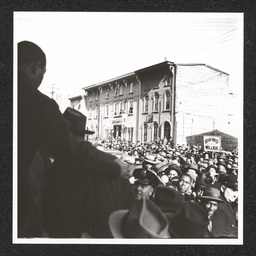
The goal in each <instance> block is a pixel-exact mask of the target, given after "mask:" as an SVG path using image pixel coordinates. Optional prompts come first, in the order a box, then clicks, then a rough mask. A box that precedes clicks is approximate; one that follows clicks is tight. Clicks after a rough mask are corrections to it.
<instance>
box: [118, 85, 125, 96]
mask: <svg viewBox="0 0 256 256" xmlns="http://www.w3.org/2000/svg"><path fill="white" fill-rule="evenodd" d="M123 94H124V86H123V85H120V90H119V95H123Z"/></svg>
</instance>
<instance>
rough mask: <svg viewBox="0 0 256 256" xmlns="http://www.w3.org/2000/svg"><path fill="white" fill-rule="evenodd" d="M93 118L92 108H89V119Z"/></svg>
mask: <svg viewBox="0 0 256 256" xmlns="http://www.w3.org/2000/svg"><path fill="white" fill-rule="evenodd" d="M91 118H92V108H91V107H90V108H89V119H91Z"/></svg>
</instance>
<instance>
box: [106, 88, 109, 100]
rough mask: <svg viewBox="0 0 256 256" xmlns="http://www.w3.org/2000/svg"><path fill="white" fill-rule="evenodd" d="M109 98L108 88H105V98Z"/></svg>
mask: <svg viewBox="0 0 256 256" xmlns="http://www.w3.org/2000/svg"><path fill="white" fill-rule="evenodd" d="M108 98H109V89H107V91H106V99H108Z"/></svg>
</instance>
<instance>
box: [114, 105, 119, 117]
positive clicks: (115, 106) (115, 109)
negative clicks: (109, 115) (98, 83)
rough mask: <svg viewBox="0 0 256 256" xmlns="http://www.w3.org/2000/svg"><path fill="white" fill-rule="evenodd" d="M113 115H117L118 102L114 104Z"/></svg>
mask: <svg viewBox="0 0 256 256" xmlns="http://www.w3.org/2000/svg"><path fill="white" fill-rule="evenodd" d="M114 115H115V116H116V115H118V102H115V103H114Z"/></svg>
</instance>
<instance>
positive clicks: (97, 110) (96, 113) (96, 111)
mask: <svg viewBox="0 0 256 256" xmlns="http://www.w3.org/2000/svg"><path fill="white" fill-rule="evenodd" d="M98 112H99V107H98V105H96V106H95V118H98Z"/></svg>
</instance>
